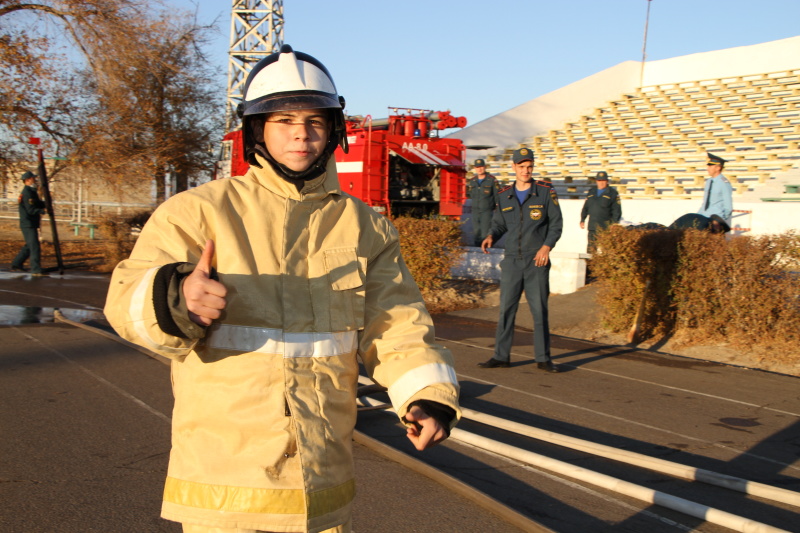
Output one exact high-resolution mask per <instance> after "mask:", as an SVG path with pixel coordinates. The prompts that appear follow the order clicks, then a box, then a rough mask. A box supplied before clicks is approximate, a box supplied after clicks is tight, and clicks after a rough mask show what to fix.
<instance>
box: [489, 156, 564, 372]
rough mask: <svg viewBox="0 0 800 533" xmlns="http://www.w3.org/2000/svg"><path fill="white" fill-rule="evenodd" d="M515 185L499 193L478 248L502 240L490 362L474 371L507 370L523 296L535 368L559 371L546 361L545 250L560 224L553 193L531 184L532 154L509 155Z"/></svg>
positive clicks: (547, 286) (547, 285)
mask: <svg viewBox="0 0 800 533" xmlns="http://www.w3.org/2000/svg"><path fill="white" fill-rule="evenodd" d="M513 163H514V164H513V168H514V174H515V175H516V181H515V182H514V185H512V186H509V187H506V188H505V189H501V190H500V191H498V200H499V201H498V207H497V210H496V211H495V213H494V217H493V218H492V228H491V231H490V232H489V235H488V236H487V237H486V239H484V241H483V243H481V248H483V251H484V253H489V252H488V248H489V247H490V246H491V245H492V243H493V242H495V241H496V240H497V239H499V238H500V237H502V236H503V235H504V234H506V233H508V235H507V236H506V245H505V247H506V249H505V256H504V257H503V260H502V262H501V263H500V268H501V270H502V274H501V276H500V318H499V319H498V321H497V335H496V339H495V349H494V357H492V358H491V359H489V360H488V361H486V362H484V363H480V364H479V366H482V367H484V368H496V367H508V366H509V360H510V358H511V345H512V342H513V340H514V320H515V319H516V316H517V308H518V307H519V299H520V297H521V296H522V291H523V290H524V291H525V297H526V298H527V300H528V305H529V306H530V308H531V314H532V315H533V348H534V351H533V353H534V356H535V359H536V366H537V368H539V369H541V370H544V371H546V372H558V367H556V366H555V365H553V363H552V362H551V360H550V325H549V322H548V316H547V299H548V297H549V296H550V250H551V249H552V248H553V247H554V246H555V245H556V242H558V239H559V238H560V237H561V230H562V226H563V220H562V217H561V208H560V207H559V206H558V197H557V196H556V192H555V190H554V189H553V188H552V187H551V186H550V185H549V184H547V183H544V182H541V181H537V182H534V181H533V152H531V151H530V150H529V149H527V148H520V149H518V150H515V151H514V155H513Z"/></svg>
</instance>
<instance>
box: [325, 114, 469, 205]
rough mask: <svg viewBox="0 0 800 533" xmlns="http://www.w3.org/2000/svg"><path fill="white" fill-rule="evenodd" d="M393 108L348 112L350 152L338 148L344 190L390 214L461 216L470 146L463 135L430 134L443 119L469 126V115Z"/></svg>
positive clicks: (443, 121)
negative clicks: (380, 115)
mask: <svg viewBox="0 0 800 533" xmlns="http://www.w3.org/2000/svg"><path fill="white" fill-rule="evenodd" d="M391 109H392V111H394V112H395V114H393V115H390V116H389V117H388V118H385V119H378V120H372V118H371V117H369V116H367V117H366V118H361V117H348V120H347V139H348V143H349V145H350V150H349V153H347V154H345V153H344V152H342V150H341V149H338V150H336V152H335V156H336V168H337V171H338V174H339V183H340V186H341V187H342V190H343V191H345V192H347V193H349V194H352V195H353V196H355V197H357V198H361V199H362V200H364V201H365V202H366V203H367V204H369V205H371V206H372V207H373V208H375V210H376V211H378V212H381V213H384V214H386V215H389V216H398V215H410V216H431V215H440V216H446V217H450V218H459V217H460V216H461V210H462V206H463V204H464V200H465V198H466V191H465V175H466V169H465V156H466V149H465V148H464V145H463V143H462V142H461V140H459V139H444V138H440V137H438V136H431V133H433V134H435V135H438V132H439V131H440V130H442V129H444V128H443V127H442V126H441V124H443V123H447V124H455V123H457V122H460V123H463V124H464V125H466V118H464V117H453V116H452V115H450V113H449V112H446V111H440V112H438V113H434V112H432V111H428V110H421V109H406V108H402V109H401V108H391ZM399 112H402V114H400V113H399ZM448 127H450V126H448Z"/></svg>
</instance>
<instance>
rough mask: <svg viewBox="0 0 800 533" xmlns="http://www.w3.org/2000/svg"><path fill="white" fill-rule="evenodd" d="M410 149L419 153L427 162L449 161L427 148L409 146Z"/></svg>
mask: <svg viewBox="0 0 800 533" xmlns="http://www.w3.org/2000/svg"><path fill="white" fill-rule="evenodd" d="M408 151H409V152H411V153H414V154H417V155H418V156H419V157H420V158H422V159H424V160H426V161H427V162H429V163H431V164H433V165H447V161H445V160H444V159H442V158H440V157H437V156H435V155H433V154H432V153H430V152H429V151H427V150H420V149H419V148H411V147H409V148H408Z"/></svg>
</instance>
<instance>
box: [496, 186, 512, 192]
mask: <svg viewBox="0 0 800 533" xmlns="http://www.w3.org/2000/svg"><path fill="white" fill-rule="evenodd" d="M510 188H511V185H506V186H505V187H503V188H502V189H500V190H499V191H497V192H506V191H507V190H508V189H510Z"/></svg>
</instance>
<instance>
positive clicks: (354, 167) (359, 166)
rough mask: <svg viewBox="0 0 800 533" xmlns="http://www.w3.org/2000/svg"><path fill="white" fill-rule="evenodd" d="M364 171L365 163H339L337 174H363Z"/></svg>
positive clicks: (337, 164)
mask: <svg viewBox="0 0 800 533" xmlns="http://www.w3.org/2000/svg"><path fill="white" fill-rule="evenodd" d="M362 170H364V162H363V161H337V162H336V172H338V173H339V174H347V173H348V172H361V171H362Z"/></svg>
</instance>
